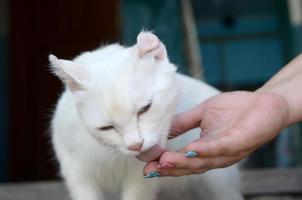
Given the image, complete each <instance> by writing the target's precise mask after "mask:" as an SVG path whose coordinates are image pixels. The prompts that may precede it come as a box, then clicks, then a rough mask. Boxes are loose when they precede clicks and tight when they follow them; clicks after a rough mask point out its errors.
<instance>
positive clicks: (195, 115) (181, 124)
mask: <svg viewBox="0 0 302 200" xmlns="http://www.w3.org/2000/svg"><path fill="white" fill-rule="evenodd" d="M203 107H204V106H203V104H199V105H198V106H196V107H194V108H192V109H191V110H188V111H186V112H183V113H179V114H176V115H175V117H174V118H173V120H172V123H171V128H170V134H169V138H174V137H176V136H178V135H181V134H182V133H185V132H187V131H188V130H191V129H193V128H197V127H199V126H200V123H201V120H202V111H203Z"/></svg>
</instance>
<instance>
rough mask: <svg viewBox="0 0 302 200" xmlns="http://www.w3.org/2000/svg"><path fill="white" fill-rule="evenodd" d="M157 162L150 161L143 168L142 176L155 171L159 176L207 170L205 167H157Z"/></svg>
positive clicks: (181, 174) (188, 173) (197, 172)
mask: <svg viewBox="0 0 302 200" xmlns="http://www.w3.org/2000/svg"><path fill="white" fill-rule="evenodd" d="M157 165H158V162H156V161H154V162H150V163H148V164H147V165H146V166H145V168H144V176H145V177H146V176H147V175H148V174H150V173H153V172H157V173H158V175H159V176H161V177H162V176H184V175H190V174H201V173H204V172H206V171H207V169H196V170H188V169H158V168H157Z"/></svg>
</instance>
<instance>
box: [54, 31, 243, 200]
mask: <svg viewBox="0 0 302 200" xmlns="http://www.w3.org/2000/svg"><path fill="white" fill-rule="evenodd" d="M49 59H50V62H51V67H52V69H53V71H54V73H55V74H56V75H57V76H58V77H59V78H60V79H61V80H62V81H63V82H64V83H65V85H66V89H65V91H64V93H63V95H62V96H61V98H60V100H59V102H58V105H57V107H56V110H55V114H54V117H53V120H52V142H53V145H54V149H55V153H56V155H57V158H58V160H59V162H60V168H61V173H62V175H63V177H64V179H65V181H66V183H67V185H68V188H69V190H70V192H71V196H72V198H73V199H74V200H84V199H85V200H104V199H109V198H108V195H109V196H110V199H122V200H155V199H156V198H157V197H156V196H157V194H158V192H160V191H161V192H162V193H161V198H160V199H163V198H164V197H165V199H192V195H193V193H194V194H195V193H196V195H197V196H198V199H214V200H216V199H217V200H218V199H227V200H236V199H241V195H240V193H239V190H238V179H239V178H238V171H237V169H236V167H229V168H226V169H222V170H212V171H210V172H207V173H205V174H203V175H194V176H193V175H192V176H186V177H179V178H164V177H161V178H155V179H150V180H147V179H144V177H143V174H142V171H143V166H144V164H145V163H143V162H141V161H139V160H137V159H136V158H135V156H136V155H138V154H139V153H140V152H138V151H132V150H129V149H127V147H129V146H131V145H133V144H136V143H139V142H142V141H143V146H142V151H145V150H148V149H149V148H151V147H153V146H154V145H160V146H162V147H164V146H166V143H167V139H166V138H167V134H168V131H169V127H170V121H171V118H172V116H173V115H174V113H175V111H176V112H181V111H184V110H187V109H189V108H191V107H192V106H194V105H196V104H198V103H200V102H201V101H203V100H205V99H207V98H209V97H210V96H213V95H216V94H218V91H217V90H216V89H214V88H212V87H210V86H208V85H207V84H205V83H202V82H199V81H196V80H194V79H192V78H189V77H186V76H183V75H180V74H177V73H176V72H175V69H176V68H175V66H174V65H173V64H171V63H170V62H169V60H168V58H167V56H166V50H165V47H164V45H163V44H162V43H161V42H160V41H159V40H158V38H157V37H156V36H155V35H153V34H151V33H148V32H142V33H140V34H139V36H138V42H137V44H136V45H134V46H132V47H129V48H125V47H122V46H120V45H118V44H114V45H109V46H107V47H104V48H100V49H97V50H95V51H92V52H85V53H83V54H81V55H80V56H78V57H77V58H75V59H74V60H73V61H66V60H61V59H57V58H56V57H55V56H53V55H51V56H50V57H49ZM179 93H181V96H179ZM150 102H152V105H151V107H150V109H149V110H148V111H147V112H145V113H143V114H142V115H140V116H138V115H137V113H138V112H139V110H140V109H141V108H142V107H144V106H145V105H147V104H148V103H150ZM177 102H179V104H178V105H177ZM176 107H177V108H176ZM175 109H176V110H175ZM111 125H114V126H115V129H113V130H105V131H102V130H99V128H100V127H104V126H111ZM197 135H198V131H194V130H193V131H190V133H188V134H186V135H184V136H181V137H179V138H176V139H173V140H171V141H169V146H170V147H171V148H179V147H182V146H184V145H185V144H186V143H188V142H189V141H191V140H192V139H194V137H198V136H197ZM180 193H181V195H180ZM186 195H191V196H188V197H186Z"/></svg>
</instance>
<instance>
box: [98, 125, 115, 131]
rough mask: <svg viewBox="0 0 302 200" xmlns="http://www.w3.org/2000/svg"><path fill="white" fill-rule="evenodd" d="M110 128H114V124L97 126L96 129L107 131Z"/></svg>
mask: <svg viewBox="0 0 302 200" xmlns="http://www.w3.org/2000/svg"><path fill="white" fill-rule="evenodd" d="M112 129H114V126H103V127H100V128H98V130H100V131H109V130H112Z"/></svg>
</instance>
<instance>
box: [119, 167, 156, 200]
mask: <svg viewBox="0 0 302 200" xmlns="http://www.w3.org/2000/svg"><path fill="white" fill-rule="evenodd" d="M142 171H143V168H142V167H137V166H135V167H132V166H131V167H130V170H128V173H127V175H126V176H125V179H124V182H123V193H122V198H121V199H122V200H142V199H143V200H156V197H157V194H158V189H159V188H158V180H157V178H153V179H145V178H144V176H143V174H142Z"/></svg>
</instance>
